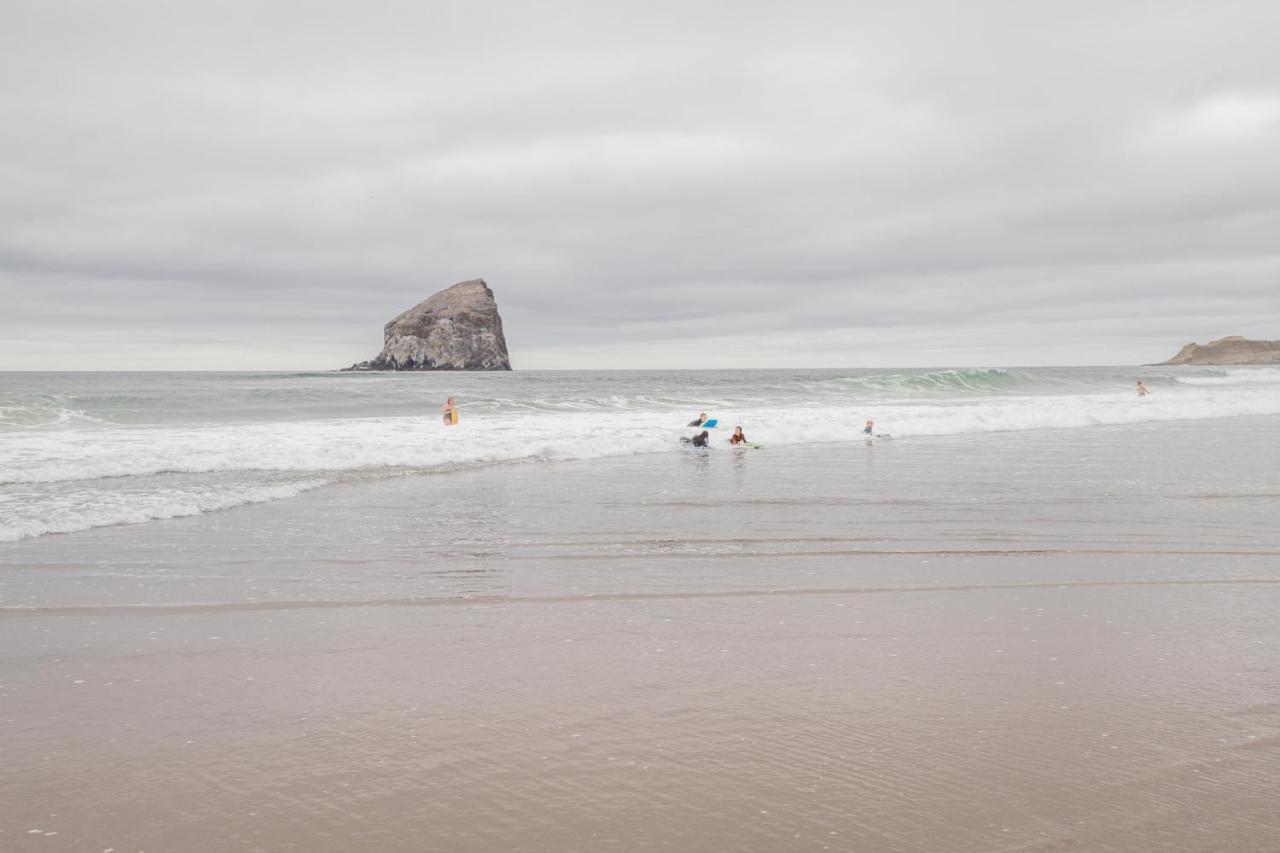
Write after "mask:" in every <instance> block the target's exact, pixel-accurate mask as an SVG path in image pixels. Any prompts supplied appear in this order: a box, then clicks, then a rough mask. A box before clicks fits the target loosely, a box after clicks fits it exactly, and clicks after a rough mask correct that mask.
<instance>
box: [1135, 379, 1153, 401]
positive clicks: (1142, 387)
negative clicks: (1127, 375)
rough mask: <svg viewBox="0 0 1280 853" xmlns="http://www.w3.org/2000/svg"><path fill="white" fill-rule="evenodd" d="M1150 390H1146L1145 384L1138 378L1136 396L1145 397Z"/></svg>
mask: <svg viewBox="0 0 1280 853" xmlns="http://www.w3.org/2000/svg"><path fill="white" fill-rule="evenodd" d="M1150 393H1151V392H1150V391H1148V390H1147V386H1146V385H1143V384H1142V380H1141V379H1139V380H1138V396H1139V397H1145V396H1147V395H1148V394H1150Z"/></svg>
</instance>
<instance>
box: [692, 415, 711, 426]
mask: <svg viewBox="0 0 1280 853" xmlns="http://www.w3.org/2000/svg"><path fill="white" fill-rule="evenodd" d="M706 422H707V413H706V412H703V413H702V414H700V415H698V419H697V420H696V421H689V426H702V425H703V424H705V423H706Z"/></svg>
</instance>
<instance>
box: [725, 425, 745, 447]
mask: <svg viewBox="0 0 1280 853" xmlns="http://www.w3.org/2000/svg"><path fill="white" fill-rule="evenodd" d="M729 443H730V444H732V445H735V446H736V445H739V444H746V443H747V437H746V435H745V434H743V432H742V427H740V426H738V427H734V428H733V435H731V436H729Z"/></svg>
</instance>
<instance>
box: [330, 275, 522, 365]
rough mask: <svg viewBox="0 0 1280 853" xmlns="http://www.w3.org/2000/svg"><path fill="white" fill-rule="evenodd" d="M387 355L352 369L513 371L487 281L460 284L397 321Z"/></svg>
mask: <svg viewBox="0 0 1280 853" xmlns="http://www.w3.org/2000/svg"><path fill="white" fill-rule="evenodd" d="M382 340H383V347H382V352H380V353H378V355H377V357H376V358H374V359H372V360H370V361H362V362H360V363H359V364H353V365H351V366H350V367H348V368H345V369H346V370H510V369H511V359H510V357H509V356H508V355H507V339H506V338H505V337H504V336H503V334H502V317H500V316H499V315H498V303H497V302H495V301H494V298H493V291H492V290H490V289H489V285H487V284H485V283H484V279H479V278H477V279H473V280H471V281H464V282H460V283H459V284H455V285H454V286H453V287H450V288H448V289H447V290H442V291H440V292H439V293H437V294H435V295H434V296H432V297H431V298H430V299H428V300H426V301H425V302H420V303H418V304H417V305H415V306H413V307H412V308H410V309H409V310H408V311H405V312H404V313H403V314H400V315H399V316H397V317H396V318H395V319H394V320H392V321H391V322H390V323H387V325H386V326H385V327H384V328H383V330H382Z"/></svg>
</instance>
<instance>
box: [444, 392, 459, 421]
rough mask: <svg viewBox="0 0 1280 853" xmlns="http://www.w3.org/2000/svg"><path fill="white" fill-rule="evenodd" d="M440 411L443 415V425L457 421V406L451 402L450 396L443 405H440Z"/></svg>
mask: <svg viewBox="0 0 1280 853" xmlns="http://www.w3.org/2000/svg"><path fill="white" fill-rule="evenodd" d="M440 412H441V414H442V416H443V417H444V425H445V426H453V425H454V424H456V423H457V422H458V406H457V404H456V403H454V402H453V398H452V397H450V398H449V399H448V400H445V401H444V405H443V406H441V407H440Z"/></svg>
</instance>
